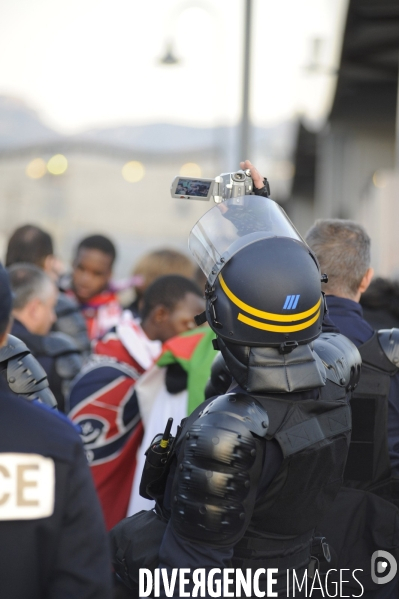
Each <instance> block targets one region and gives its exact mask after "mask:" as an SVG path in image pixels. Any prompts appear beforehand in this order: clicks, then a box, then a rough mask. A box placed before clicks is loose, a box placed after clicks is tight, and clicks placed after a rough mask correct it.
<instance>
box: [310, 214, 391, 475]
mask: <svg viewBox="0 0 399 599" xmlns="http://www.w3.org/2000/svg"><path fill="white" fill-rule="evenodd" d="M306 242H307V243H308V245H309V246H310V247H311V248H312V250H313V251H314V252H315V254H316V256H317V259H318V260H319V263H320V267H321V270H322V272H325V273H327V276H328V283H324V284H323V285H324V291H325V293H326V297H327V306H328V313H329V316H330V318H331V320H332V321H333V323H334V324H335V325H336V326H337V327H338V328H339V330H340V332H341V333H342V334H344V335H346V337H348V338H349V339H350V340H351V341H352V342H353V343H354V344H355V345H357V347H360V346H362V345H364V344H365V343H366V342H367V341H369V340H370V339H371V338H372V337H373V336H374V335H375V333H374V330H373V329H372V327H371V326H370V325H369V324H368V323H367V322H366V321H365V320H364V318H363V312H362V307H361V306H360V304H359V300H360V297H361V295H362V293H364V291H366V289H367V288H368V286H369V285H370V282H371V279H372V277H373V273H374V271H373V269H372V268H371V266H370V243H371V241H370V237H369V236H368V234H367V233H366V231H365V229H364V228H363V227H362V226H361V225H359V224H358V223H356V222H354V221H350V220H341V219H323V220H318V221H316V223H315V224H314V225H313V227H312V228H311V229H310V230H309V231H308V233H307V234H306ZM394 330H396V329H394ZM364 360H365V358H364V357H363V362H364ZM363 370H364V369H363ZM394 370H395V371H397V369H396V367H394ZM388 387H389V394H388V421H387V427H388V429H387V430H388V447H389V458H390V465H391V468H392V471H393V473H395V474H396V475H399V374H397V372H395V373H394V374H392V376H390V378H389V385H388ZM359 389H360V385H359V387H358V390H357V393H359Z"/></svg>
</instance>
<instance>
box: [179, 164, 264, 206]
mask: <svg viewBox="0 0 399 599" xmlns="http://www.w3.org/2000/svg"><path fill="white" fill-rule="evenodd" d="M253 187H254V183H253V181H252V178H251V172H250V171H249V170H245V171H237V172H235V173H222V174H221V175H218V176H217V177H216V178H215V179H201V178H196V179H190V178H188V177H175V178H174V179H173V182H172V186H171V189H170V192H171V195H172V198H180V199H182V200H203V201H208V200H210V199H211V198H213V200H214V201H215V202H216V203H217V204H220V202H224V201H225V200H228V199H230V198H237V197H239V196H245V195H252V194H253V193H254V191H253Z"/></svg>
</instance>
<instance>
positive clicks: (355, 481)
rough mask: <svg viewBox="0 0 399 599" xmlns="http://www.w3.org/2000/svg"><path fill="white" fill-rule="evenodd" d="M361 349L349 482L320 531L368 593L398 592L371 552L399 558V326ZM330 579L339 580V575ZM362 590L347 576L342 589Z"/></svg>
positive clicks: (339, 564) (341, 564) (340, 564)
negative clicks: (396, 400) (392, 412)
mask: <svg viewBox="0 0 399 599" xmlns="http://www.w3.org/2000/svg"><path fill="white" fill-rule="evenodd" d="M359 352H360V354H361V356H362V360H363V363H362V372H361V377H360V381H359V385H358V386H357V388H356V389H355V391H354V393H353V395H352V399H351V408H352V422H353V428H352V439H351V443H350V447H349V454H348V460H347V464H346V468H345V473H344V483H343V486H342V487H341V489H340V491H339V493H338V495H337V497H336V499H335V501H334V504H333V506H332V509H331V511H330V512H329V513H328V514H326V516H325V518H323V519H322V520H321V521H320V522H319V524H318V530H319V531H320V533H321V534H322V535H325V536H326V538H327V539H328V542H329V544H330V546H331V547H332V549H333V551H334V553H335V555H336V562H335V566H334V567H335V568H337V569H338V570H339V569H347V570H348V571H353V570H354V569H355V568H356V569H359V572H358V574H359V581H360V582H361V584H362V585H363V587H364V595H363V596H364V597H370V598H373V599H377V598H378V597H388V596H389V597H391V596H395V597H396V596H397V589H396V590H393V589H389V592H388V594H387V590H386V588H385V585H381V586H379V585H378V584H376V582H375V581H374V579H373V572H372V565H371V561H370V557H371V556H372V555H373V554H374V553H375V552H376V551H381V550H384V551H388V552H389V553H390V554H391V555H393V556H394V557H395V559H396V560H397V561H399V509H398V507H399V479H398V478H395V477H394V476H392V474H391V467H390V459H389V452H388V437H387V432H388V422H387V420H388V396H389V389H390V385H391V377H392V376H394V375H395V374H396V373H397V372H398V365H399V330H398V329H392V330H381V331H378V332H376V333H375V334H374V335H373V337H371V339H369V341H367V342H366V343H364V344H363V345H362V346H360V347H359ZM333 576H334V575H333ZM330 580H331V582H332V584H333V583H334V580H335V582H337V581H338V576H337V577H335V578H333V577H330ZM391 584H394V581H393V582H392V583H391ZM386 586H387V587H388V585H386ZM358 589H359V586H358V585H357V584H354V583H353V581H351V580H347V581H346V584H345V585H344V587H343V590H342V592H343V594H344V595H345V596H350V595H351V594H352V595H355V594H358Z"/></svg>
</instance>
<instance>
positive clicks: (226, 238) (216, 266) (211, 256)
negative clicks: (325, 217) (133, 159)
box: [188, 195, 306, 279]
mask: <svg viewBox="0 0 399 599" xmlns="http://www.w3.org/2000/svg"><path fill="white" fill-rule="evenodd" d="M270 237H289V238H291V239H295V240H297V241H301V242H302V243H304V244H305V241H304V240H303V239H302V237H301V236H300V234H299V233H298V231H297V230H296V229H295V227H294V225H293V224H292V223H291V221H290V219H289V218H288V216H287V215H286V213H285V212H284V210H283V209H282V208H281V207H280V206H279V205H278V204H276V202H274V201H273V200H271V199H270V198H264V197H261V196H256V195H251V196H241V197H237V198H231V199H229V200H226V201H225V202H222V203H221V204H218V205H217V206H215V207H214V208H211V210H208V212H206V213H205V214H204V216H202V217H201V218H200V220H199V221H198V222H197V224H196V225H195V226H194V227H193V228H192V230H191V233H190V235H189V238H188V247H189V248H190V251H191V253H192V254H193V256H194V258H195V260H196V262H197V264H198V265H199V266H200V268H201V269H202V271H203V272H204V274H205V276H206V277H207V279H213V278H216V275H217V274H218V273H219V272H220V270H221V269H222V268H223V266H224V265H225V264H226V262H228V261H229V260H230V258H231V257H232V256H234V254H236V253H237V252H238V251H239V250H241V249H242V248H243V247H245V246H247V245H250V244H251V243H254V242H255V241H260V240H261V239H266V238H270ZM305 245H306V244H305ZM210 275H213V276H210Z"/></svg>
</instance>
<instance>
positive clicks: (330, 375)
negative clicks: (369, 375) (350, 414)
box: [313, 333, 362, 391]
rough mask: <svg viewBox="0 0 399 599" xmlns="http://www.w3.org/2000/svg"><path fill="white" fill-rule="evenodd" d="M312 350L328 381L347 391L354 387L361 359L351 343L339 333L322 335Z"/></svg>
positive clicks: (358, 375) (357, 379)
mask: <svg viewBox="0 0 399 599" xmlns="http://www.w3.org/2000/svg"><path fill="white" fill-rule="evenodd" d="M313 348H314V351H315V352H316V353H317V355H318V356H319V358H321V360H322V361H323V364H324V366H325V368H326V374H327V379H328V380H330V381H331V382H333V383H335V384H336V385H339V386H340V387H344V388H345V389H346V390H348V391H349V390H351V389H354V388H355V387H356V385H357V384H358V382H359V377H360V369H361V364H362V358H361V356H360V353H359V350H358V349H357V347H356V346H355V345H354V344H353V343H352V341H350V340H349V339H348V338H347V337H345V336H344V335H341V334H339V333H322V334H321V335H320V336H319V337H318V338H317V339H316V340H315V341H314V343H313Z"/></svg>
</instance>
